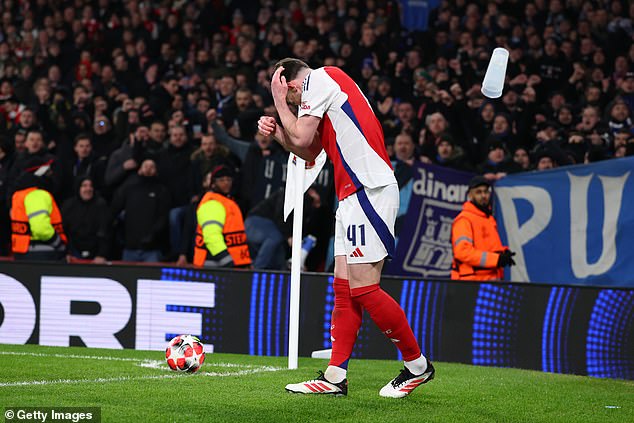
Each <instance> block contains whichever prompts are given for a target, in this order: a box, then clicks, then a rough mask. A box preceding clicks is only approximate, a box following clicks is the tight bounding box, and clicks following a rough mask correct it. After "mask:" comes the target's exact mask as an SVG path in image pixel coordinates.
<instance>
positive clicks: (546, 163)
mask: <svg viewBox="0 0 634 423" xmlns="http://www.w3.org/2000/svg"><path fill="white" fill-rule="evenodd" d="M535 163H536V165H535V169H537V170H549V169H554V168H556V167H557V161H556V160H555V158H554V157H553V154H552V153H551V152H550V151H548V150H542V151H541V152H540V153H539V154H538V155H537V157H536V158H535Z"/></svg>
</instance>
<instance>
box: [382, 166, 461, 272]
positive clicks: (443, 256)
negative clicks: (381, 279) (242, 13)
mask: <svg viewBox="0 0 634 423" xmlns="http://www.w3.org/2000/svg"><path fill="white" fill-rule="evenodd" d="M472 176H473V174H471V173H467V172H459V171H456V170H453V169H449V168H446V167H442V166H434V165H428V164H424V163H418V164H415V165H414V177H413V178H412V180H411V181H410V183H409V184H408V186H407V187H405V188H402V189H401V197H405V196H407V195H408V194H409V192H404V191H406V190H408V189H409V190H411V199H410V202H409V206H408V208H407V214H406V215H405V216H403V217H402V219H404V220H403V222H402V224H401V227H400V231H399V233H398V234H397V236H398V243H397V244H396V254H395V255H394V257H393V259H392V261H391V262H390V263H389V264H388V266H387V268H386V271H385V273H386V274H390V275H401V276H421V277H424V278H449V276H450V272H451V261H452V259H453V253H452V250H451V225H452V223H453V220H454V218H455V217H456V216H457V215H458V213H460V211H461V210H462V204H463V203H464V202H465V201H466V199H467V185H468V183H469V179H471V177H472Z"/></svg>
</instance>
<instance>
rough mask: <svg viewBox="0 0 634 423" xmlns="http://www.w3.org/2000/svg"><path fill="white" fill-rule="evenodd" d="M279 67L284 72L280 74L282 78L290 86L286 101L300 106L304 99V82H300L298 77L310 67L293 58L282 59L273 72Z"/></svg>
mask: <svg viewBox="0 0 634 423" xmlns="http://www.w3.org/2000/svg"><path fill="white" fill-rule="evenodd" d="M279 67H283V68H284V70H283V71H282V73H281V74H280V77H282V76H283V77H284V78H286V83H287V84H288V94H286V101H287V102H288V103H290V104H293V105H299V103H301V97H302V81H301V80H298V75H299V74H300V72H302V70H304V69H310V67H309V66H308V65H307V64H306V63H305V62H303V61H301V60H299V59H295V58H292V57H287V58H286V59H282V60H280V61H279V62H277V63H276V64H275V67H274V68H273V72H275V71H276V70H277V69H278V68H279Z"/></svg>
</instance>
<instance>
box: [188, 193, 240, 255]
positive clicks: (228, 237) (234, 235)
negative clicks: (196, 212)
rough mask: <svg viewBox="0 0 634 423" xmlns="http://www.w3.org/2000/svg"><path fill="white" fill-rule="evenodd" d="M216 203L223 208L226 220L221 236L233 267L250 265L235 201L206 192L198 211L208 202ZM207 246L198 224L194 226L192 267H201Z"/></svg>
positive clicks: (206, 252) (238, 209)
mask: <svg viewBox="0 0 634 423" xmlns="http://www.w3.org/2000/svg"><path fill="white" fill-rule="evenodd" d="M212 200H215V201H218V202H219V203H220V204H222V206H223V207H224V208H225V211H226V219H225V223H224V226H223V228H222V235H223V237H224V241H225V244H226V245H227V251H228V252H229V254H230V255H231V258H232V259H233V264H234V266H236V267H237V266H248V265H250V264H251V256H250V255H249V246H248V245H247V234H246V232H245V231H244V219H243V218H242V212H241V211H240V208H239V207H238V205H237V204H236V202H235V201H233V200H231V199H230V198H227V197H225V196H224V195H221V194H217V193H215V192H208V193H206V194H205V196H204V197H203V198H202V200H201V201H200V204H199V205H198V209H200V207H201V206H202V205H203V204H205V203H206V202H208V201H212ZM207 254H208V250H207V246H206V244H205V239H204V237H203V230H202V227H201V225H200V222H199V223H198V224H197V225H196V245H195V246H194V266H199V267H202V266H203V265H204V264H205V260H206V259H207Z"/></svg>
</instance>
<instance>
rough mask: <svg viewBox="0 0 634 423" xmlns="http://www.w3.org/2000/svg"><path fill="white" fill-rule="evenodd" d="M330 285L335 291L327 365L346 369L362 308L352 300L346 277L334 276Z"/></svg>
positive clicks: (359, 324) (358, 326) (361, 315)
mask: <svg viewBox="0 0 634 423" xmlns="http://www.w3.org/2000/svg"><path fill="white" fill-rule="evenodd" d="M332 286H333V289H334V291H335V307H334V309H333V310H332V320H331V322H330V324H331V326H330V336H331V337H332V338H334V340H333V342H332V355H331V356H330V362H329V363H328V365H329V366H337V367H341V368H343V369H347V368H348V360H349V359H350V356H351V355H352V349H353V348H354V343H355V342H356V340H357V333H358V332H359V328H360V327H361V319H362V317H363V309H362V308H361V305H360V304H357V303H355V302H354V301H352V298H351V297H350V285H349V284H348V280H347V279H339V278H335V280H334V281H333V284H332Z"/></svg>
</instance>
